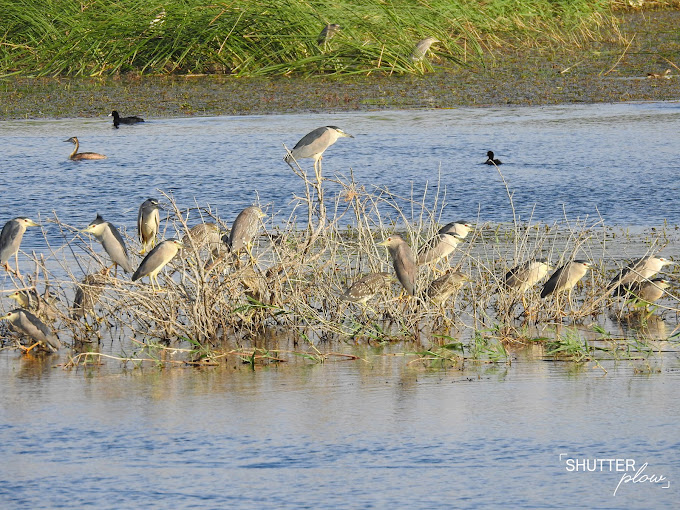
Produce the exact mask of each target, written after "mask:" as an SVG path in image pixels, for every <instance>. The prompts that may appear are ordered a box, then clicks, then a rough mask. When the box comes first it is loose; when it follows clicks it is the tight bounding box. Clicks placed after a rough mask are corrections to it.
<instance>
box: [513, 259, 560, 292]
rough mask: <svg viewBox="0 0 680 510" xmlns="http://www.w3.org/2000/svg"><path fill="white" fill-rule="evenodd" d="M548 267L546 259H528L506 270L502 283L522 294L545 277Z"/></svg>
mask: <svg viewBox="0 0 680 510" xmlns="http://www.w3.org/2000/svg"><path fill="white" fill-rule="evenodd" d="M550 269H551V267H550V264H548V261H547V260H546V259H536V260H529V261H527V262H524V263H523V264H520V265H518V266H515V267H513V268H512V269H511V270H510V271H508V272H507V273H506V274H505V279H504V281H503V284H504V285H505V287H506V288H508V289H510V290H513V291H516V292H519V293H521V294H523V293H525V292H526V291H528V290H529V289H530V288H531V287H533V286H534V285H536V284H537V283H538V282H540V281H541V280H542V279H543V278H545V277H546V275H547V274H548V271H550Z"/></svg>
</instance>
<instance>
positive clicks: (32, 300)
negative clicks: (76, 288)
mask: <svg viewBox="0 0 680 510" xmlns="http://www.w3.org/2000/svg"><path fill="white" fill-rule="evenodd" d="M7 297H8V298H10V299H13V300H14V301H16V302H17V304H18V305H19V306H20V307H21V308H24V309H25V310H28V311H29V312H32V313H33V314H35V315H37V316H39V317H41V318H43V319H46V320H49V321H53V320H54V319H56V317H57V314H58V310H57V306H56V304H57V302H58V301H59V299H58V298H57V297H56V296H53V295H51V294H50V293H49V291H47V290H46V291H45V294H44V295H42V296H41V295H39V294H38V292H37V291H36V290H35V289H24V290H17V291H14V292H12V293H11V294H9V295H8V296H7Z"/></svg>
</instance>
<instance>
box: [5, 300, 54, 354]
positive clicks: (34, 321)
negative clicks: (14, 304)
mask: <svg viewBox="0 0 680 510" xmlns="http://www.w3.org/2000/svg"><path fill="white" fill-rule="evenodd" d="M0 320H7V321H9V322H10V323H11V324H12V326H14V327H15V328H17V329H18V330H20V331H22V332H23V333H24V334H26V335H28V336H29V337H31V339H32V340H33V341H34V342H35V343H34V344H33V345H31V346H30V347H28V348H25V347H22V349H24V350H25V351H26V352H29V351H30V350H31V349H33V348H34V347H36V346H37V345H42V346H44V347H45V348H46V349H47V350H49V351H52V352H55V351H57V350H58V349H60V348H61V342H60V341H59V338H58V337H57V336H56V335H55V334H54V333H52V331H50V328H48V327H47V326H46V325H45V324H44V323H43V322H42V321H41V320H40V319H38V318H37V317H36V316H35V315H33V314H32V313H31V312H29V311H28V310H24V309H22V308H17V309H15V310H12V311H11V312H9V313H7V314H5V315H3V316H2V317H0Z"/></svg>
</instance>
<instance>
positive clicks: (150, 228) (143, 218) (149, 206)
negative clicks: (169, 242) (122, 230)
mask: <svg viewBox="0 0 680 510" xmlns="http://www.w3.org/2000/svg"><path fill="white" fill-rule="evenodd" d="M159 209H160V208H159V206H158V200H156V199H155V198H147V199H146V200H144V202H143V203H142V205H140V206H139V212H138V213H137V235H138V236H139V241H140V242H141V243H142V251H141V253H142V255H143V254H144V253H146V252H147V250H148V249H149V245H151V248H153V247H154V246H156V236H157V235H158V229H159V227H160V222H161V217H160V214H159V212H158V211H159Z"/></svg>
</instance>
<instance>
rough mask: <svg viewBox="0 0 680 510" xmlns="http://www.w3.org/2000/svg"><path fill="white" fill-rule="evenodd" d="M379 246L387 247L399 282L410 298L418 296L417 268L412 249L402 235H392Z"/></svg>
mask: <svg viewBox="0 0 680 510" xmlns="http://www.w3.org/2000/svg"><path fill="white" fill-rule="evenodd" d="M378 246H386V247H387V250H388V251H389V252H390V257H392V266H393V267H394V272H395V273H396V274H397V278H398V279H399V282H400V283H401V284H402V286H403V287H404V289H405V290H406V292H407V293H408V294H409V295H410V296H415V295H416V273H417V272H418V268H417V266H416V261H415V257H414V256H413V251H412V250H411V247H410V246H409V245H408V244H407V243H406V241H404V239H402V237H401V236H400V235H397V234H392V235H391V236H390V237H388V238H387V239H385V240H384V241H383V242H381V243H378Z"/></svg>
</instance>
